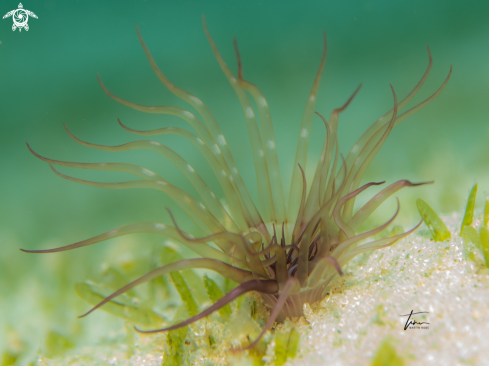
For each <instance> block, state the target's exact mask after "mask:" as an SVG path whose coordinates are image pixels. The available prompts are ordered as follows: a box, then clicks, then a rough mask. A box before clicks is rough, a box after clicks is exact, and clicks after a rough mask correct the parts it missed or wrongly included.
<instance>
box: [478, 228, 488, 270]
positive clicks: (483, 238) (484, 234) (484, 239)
mask: <svg viewBox="0 0 489 366" xmlns="http://www.w3.org/2000/svg"><path fill="white" fill-rule="evenodd" d="M480 242H481V249H482V254H483V255H484V259H485V261H486V267H487V268H489V229H488V228H487V227H486V226H482V227H481V228H480Z"/></svg>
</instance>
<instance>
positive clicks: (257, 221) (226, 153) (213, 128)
mask: <svg viewBox="0 0 489 366" xmlns="http://www.w3.org/2000/svg"><path fill="white" fill-rule="evenodd" d="M136 31H137V34H138V38H139V41H140V42H141V45H142V47H143V50H144V52H145V53H146V57H147V58H148V61H149V63H150V65H151V68H152V69H153V71H154V72H155V74H156V75H157V76H158V78H159V79H160V81H161V82H162V83H163V85H165V87H166V88H167V89H168V90H169V91H170V92H172V93H173V94H175V95H176V96H178V97H179V98H181V99H183V100H185V101H186V102H187V103H189V104H190V105H191V106H192V107H194V108H195V109H196V110H197V111H198V112H199V114H200V115H201V116H202V118H203V120H204V122H205V124H206V125H207V128H208V129H209V132H210V134H211V135H212V138H213V140H214V142H215V146H216V147H217V150H216V152H215V154H217V155H216V157H217V158H218V159H222V162H223V163H224V164H226V165H227V166H228V168H229V170H230V171H231V172H232V175H230V176H229V177H230V178H231V177H232V178H233V179H234V182H235V183H236V185H237V188H238V192H239V195H238V198H239V199H240V201H242V202H243V203H244V207H245V208H246V210H247V211H249V216H250V218H251V220H252V226H254V227H256V228H257V229H258V230H259V231H260V232H262V233H263V234H264V235H265V236H267V240H270V237H269V236H268V232H267V230H266V226H265V224H264V223H263V220H262V219H261V216H260V214H259V212H258V210H257V209H256V207H255V205H254V203H253V200H252V199H251V196H250V195H249V192H248V190H247V189H246V186H245V185H244V183H243V179H242V178H241V175H240V174H239V171H238V168H237V166H236V163H235V162H234V159H233V156H232V154H231V151H230V150H229V146H228V145H227V143H226V139H225V138H224V135H223V134H222V131H221V128H220V127H219V125H218V124H217V121H216V119H215V118H214V116H213V115H212V113H211V112H210V110H209V108H207V106H206V105H205V104H204V103H203V102H202V101H201V100H200V99H199V98H197V97H195V96H194V95H192V94H190V93H188V92H186V91H184V90H182V89H180V88H178V87H176V86H175V85H174V84H172V83H171V82H170V81H169V80H168V79H167V78H166V76H165V75H164V74H163V73H162V72H161V70H160V69H159V68H158V66H157V65H156V62H155V61H154V59H153V56H151V53H150V52H149V50H148V48H147V47H146V44H145V43H144V40H143V38H142V36H141V33H140V32H139V28H138V27H136ZM221 152H222V154H221ZM226 174H228V173H226Z"/></svg>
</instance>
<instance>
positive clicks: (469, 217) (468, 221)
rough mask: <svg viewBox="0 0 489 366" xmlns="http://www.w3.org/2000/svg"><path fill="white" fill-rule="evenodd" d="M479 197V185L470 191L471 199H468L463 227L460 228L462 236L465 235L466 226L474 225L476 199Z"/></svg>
mask: <svg viewBox="0 0 489 366" xmlns="http://www.w3.org/2000/svg"><path fill="white" fill-rule="evenodd" d="M476 197H477V184H476V185H474V186H473V187H472V189H471V190H470V194H469V198H468V199H467V206H466V207H465V214H464V218H463V220H462V226H461V228H460V236H462V235H463V232H464V228H465V227H466V226H470V225H472V221H474V208H475V199H476Z"/></svg>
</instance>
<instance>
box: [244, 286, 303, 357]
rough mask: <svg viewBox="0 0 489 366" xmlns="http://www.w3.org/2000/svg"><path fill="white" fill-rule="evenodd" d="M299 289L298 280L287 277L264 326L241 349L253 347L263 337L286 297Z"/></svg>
mask: <svg viewBox="0 0 489 366" xmlns="http://www.w3.org/2000/svg"><path fill="white" fill-rule="evenodd" d="M299 289H300V284H299V280H298V279H297V278H295V277H289V279H288V280H287V282H286V283H285V286H284V289H283V290H282V292H281V293H280V295H279V297H278V300H277V303H276V304H275V306H274V307H273V309H272V312H271V313H270V317H269V318H268V320H267V322H266V323H265V326H264V327H263V329H262V331H261V333H260V335H259V336H258V337H257V338H256V339H255V340H254V341H253V342H251V343H250V344H249V345H248V346H246V347H244V348H242V349H241V350H242V351H244V350H247V349H250V348H253V347H254V346H255V345H256V344H257V343H258V342H259V341H260V339H261V338H262V337H263V335H264V334H265V332H266V331H267V330H268V329H270V327H271V326H272V324H273V323H274V322H275V319H277V317H278V316H279V314H280V312H281V311H282V307H283V306H284V304H285V301H287V298H288V297H289V295H290V294H291V293H293V292H297V291H298V290H299ZM238 351H239V350H238Z"/></svg>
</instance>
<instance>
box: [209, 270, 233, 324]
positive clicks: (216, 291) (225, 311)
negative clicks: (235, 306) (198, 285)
mask: <svg viewBox="0 0 489 366" xmlns="http://www.w3.org/2000/svg"><path fill="white" fill-rule="evenodd" d="M204 285H205V288H206V290H207V294H208V295H209V298H210V299H211V300H212V302H213V303H216V302H217V301H218V300H219V299H221V298H222V297H223V296H224V294H223V293H222V291H221V289H220V288H219V286H217V284H216V283H215V282H214V281H213V280H212V278H209V277H207V276H206V275H204ZM231 314H232V311H231V306H229V304H226V305H224V306H223V307H222V308H220V309H219V315H221V318H222V320H224V321H226V320H229V318H230V316H231Z"/></svg>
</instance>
